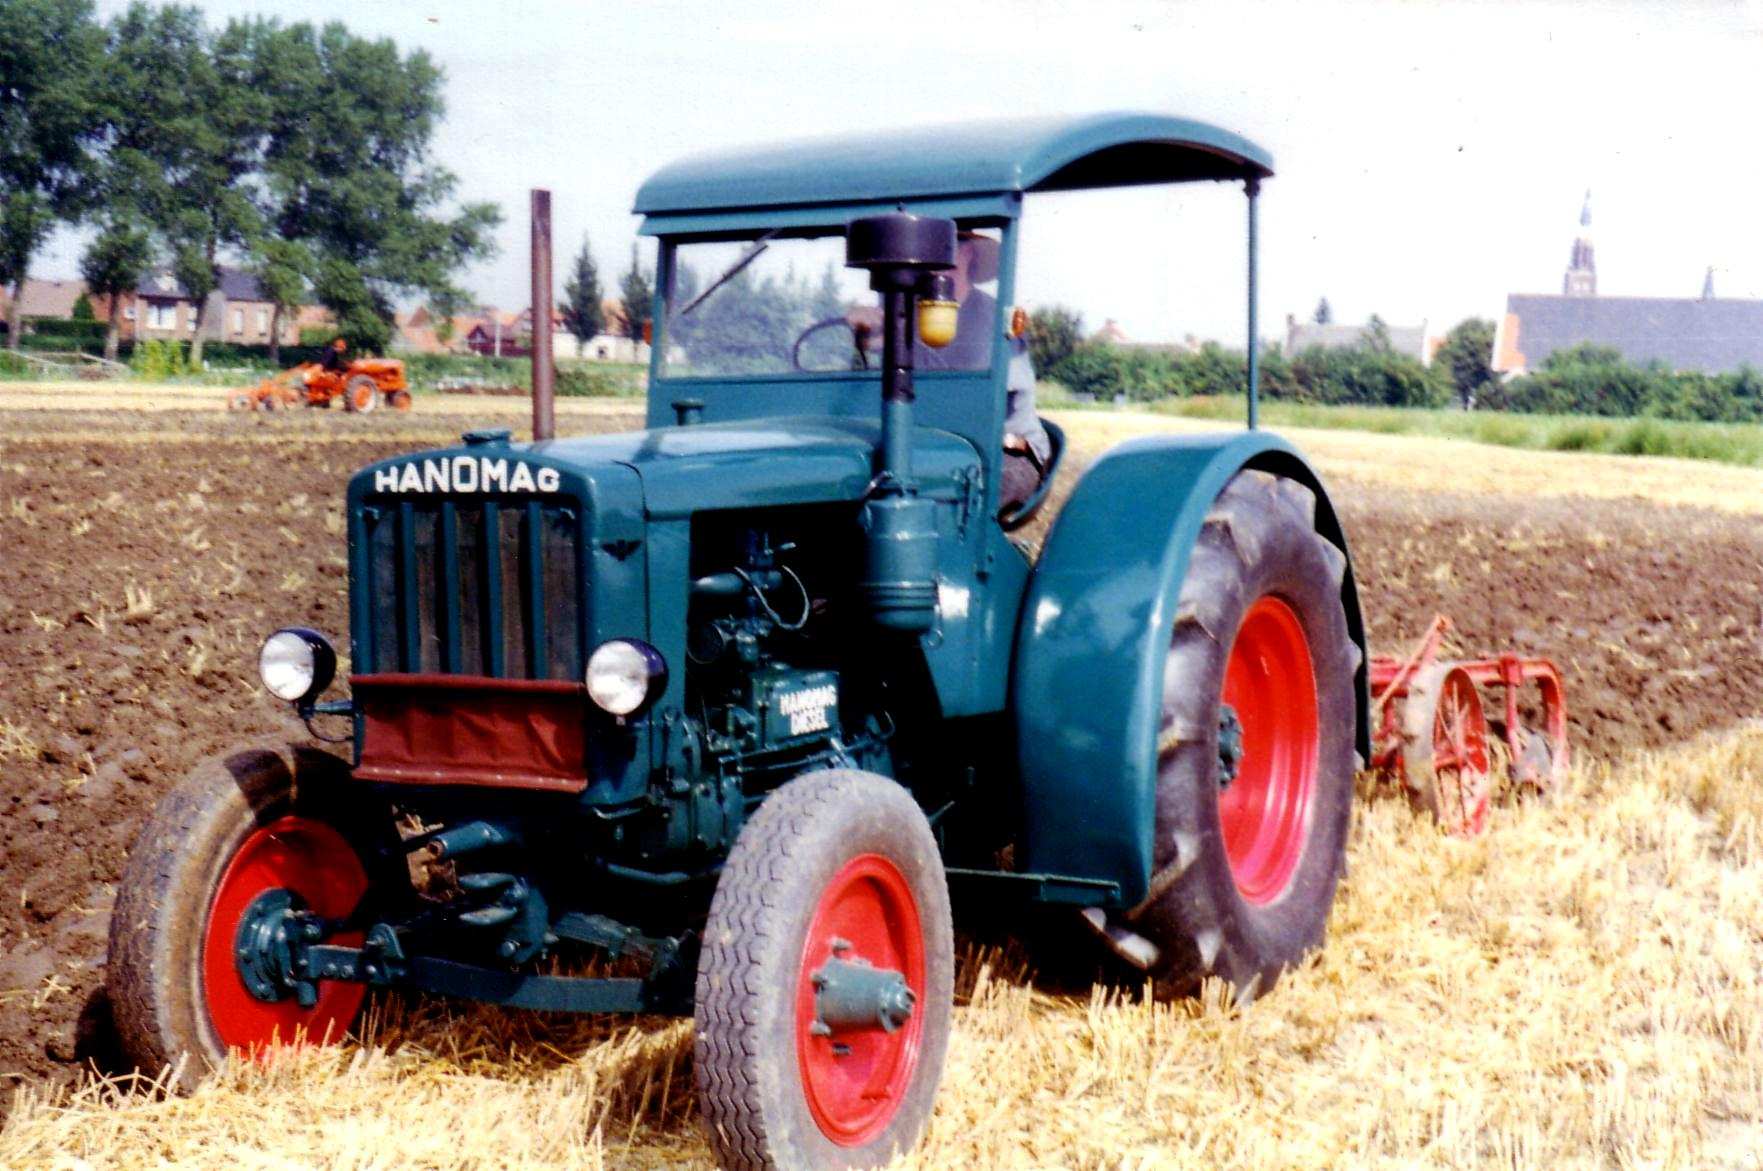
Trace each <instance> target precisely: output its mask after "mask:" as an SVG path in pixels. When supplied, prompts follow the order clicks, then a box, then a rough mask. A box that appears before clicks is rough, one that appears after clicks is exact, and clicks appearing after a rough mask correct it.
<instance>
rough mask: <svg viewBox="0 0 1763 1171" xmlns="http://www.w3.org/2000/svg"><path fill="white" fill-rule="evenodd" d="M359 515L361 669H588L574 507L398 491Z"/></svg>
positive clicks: (537, 674)
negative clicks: (414, 497)
mask: <svg viewBox="0 0 1763 1171" xmlns="http://www.w3.org/2000/svg"><path fill="white" fill-rule="evenodd" d="M358 523H359V525H360V529H359V531H360V534H361V549H362V553H361V562H360V564H359V572H360V575H361V580H362V584H363V586H364V587H365V592H366V597H367V601H368V612H367V614H366V616H365V619H364V621H363V622H362V623H361V627H360V630H359V637H358V644H359V647H360V651H361V653H362V655H363V659H364V662H363V664H362V667H361V669H364V670H367V671H369V672H386V671H401V672H419V673H424V674H433V673H443V674H454V675H488V676H492V677H495V678H515V679H579V678H580V677H581V671H582V661H581V660H582V649H581V638H582V621H583V615H582V612H581V608H582V605H583V601H582V598H581V590H580V583H581V563H582V547H581V541H582V537H581V519H580V514H579V512H578V510H577V509H576V508H574V507H570V506H568V505H557V504H549V503H540V502H537V501H533V502H521V503H518V504H506V505H504V504H497V503H495V502H490V501H486V502H483V503H479V502H477V501H458V500H448V501H444V502H432V503H431V502H427V501H424V502H422V503H412V502H409V501H399V502H397V503H395V504H391V505H389V506H386V507H375V506H366V507H364V508H363V509H362V511H361V513H360V516H359V520H358Z"/></svg>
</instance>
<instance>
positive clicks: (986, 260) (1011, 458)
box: [913, 230, 1052, 509]
mask: <svg viewBox="0 0 1763 1171" xmlns="http://www.w3.org/2000/svg"><path fill="white" fill-rule="evenodd" d="M999 247H1000V246H999V243H998V240H997V237H995V236H987V235H983V234H981V233H979V232H970V231H965V230H964V231H962V233H961V234H960V237H959V238H958V240H957V242H956V246H955V267H954V268H952V269H950V270H949V276H950V278H951V279H952V280H953V281H954V283H955V300H956V301H957V302H958V303H959V304H960V306H961V308H960V310H959V311H958V314H957V316H956V319H955V321H956V326H955V340H954V341H953V342H950V343H949V345H947V346H946V347H944V348H943V349H940V350H933V349H931V348H930V347H929V346H926V345H923V344H920V345H919V346H918V347H917V350H916V352H915V353H914V355H913V357H914V365H916V366H918V368H919V369H921V370H979V369H983V368H985V366H987V365H988V364H989V363H990V362H991V358H992V352H991V350H992V347H991V342H992V330H994V329H995V328H997V327H996V325H995V322H996V321H997V314H998V303H997V301H996V299H994V298H993V297H992V295H991V294H990V293H987V292H986V291H985V290H984V289H980V288H977V287H976V286H977V285H981V284H987V283H990V282H991V281H995V280H997V279H998V253H999ZM1005 344H1006V345H1008V346H1009V347H1010V370H1009V374H1008V376H1007V379H1006V382H1005V396H1006V401H1005V415H1004V468H1003V472H1002V474H1001V483H1000V484H999V486H998V505H999V507H1000V508H1003V509H1008V508H1011V507H1014V506H1015V505H1018V504H1021V503H1022V502H1023V501H1024V500H1027V499H1028V498H1029V497H1030V496H1031V495H1033V494H1034V491H1035V489H1036V488H1038V487H1040V484H1041V477H1042V474H1043V473H1044V472H1045V470H1046V466H1047V457H1048V455H1049V453H1050V452H1051V450H1052V444H1051V443H1050V442H1049V440H1048V439H1047V429H1046V428H1045V427H1043V426H1041V420H1040V417H1039V416H1038V415H1036V414H1035V368H1034V363H1033V362H1032V361H1030V359H1029V356H1028V343H1027V341H1026V340H1024V339H1023V338H1020V337H1014V338H1009V339H1007V340H1006V341H1005Z"/></svg>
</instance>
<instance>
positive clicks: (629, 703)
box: [587, 638, 667, 717]
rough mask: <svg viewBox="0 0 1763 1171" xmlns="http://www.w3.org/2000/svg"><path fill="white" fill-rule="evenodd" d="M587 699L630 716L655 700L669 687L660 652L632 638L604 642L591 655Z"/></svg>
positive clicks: (615, 713)
mask: <svg viewBox="0 0 1763 1171" xmlns="http://www.w3.org/2000/svg"><path fill="white" fill-rule="evenodd" d="M587 683H588V698H590V699H592V700H593V701H594V702H595V703H596V704H598V705H599V706H600V707H601V708H602V709H603V710H605V711H608V712H610V713H612V714H613V715H615V716H621V717H622V716H629V715H634V714H635V713H637V712H639V711H641V710H642V709H643V708H645V707H647V706H648V705H649V704H650V703H652V702H654V701H655V700H656V699H657V698H658V697H659V696H660V695H661V692H662V690H663V689H664V688H666V686H667V663H666V661H665V660H663V659H662V657H661V652H660V651H658V650H656V649H655V648H654V647H652V646H650V645H649V644H648V643H646V642H638V641H637V640H636V639H633V638H615V639H613V640H612V641H611V642H603V643H601V644H600V645H599V647H597V648H596V649H595V651H594V653H593V654H591V655H589V656H588V679H587Z"/></svg>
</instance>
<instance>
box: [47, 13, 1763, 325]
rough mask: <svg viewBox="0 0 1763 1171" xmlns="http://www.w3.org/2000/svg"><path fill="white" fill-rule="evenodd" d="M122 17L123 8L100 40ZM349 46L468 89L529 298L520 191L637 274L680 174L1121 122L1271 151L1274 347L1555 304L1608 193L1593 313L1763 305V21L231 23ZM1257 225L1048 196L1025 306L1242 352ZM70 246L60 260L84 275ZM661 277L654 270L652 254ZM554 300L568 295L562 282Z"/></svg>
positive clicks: (62, 247)
mask: <svg viewBox="0 0 1763 1171" xmlns="http://www.w3.org/2000/svg"><path fill="white" fill-rule="evenodd" d="M120 7H121V5H120V4H118V3H115V2H113V0H101V3H100V5H99V8H100V11H101V14H102V15H105V16H108V15H110V14H111V13H113V12H115V11H116V10H117V9H118V8H120ZM203 7H204V8H205V9H206V10H207V11H208V12H209V13H210V15H211V18H212V19H213V20H214V21H215V22H216V23H219V22H222V21H224V20H225V19H226V18H227V17H228V16H231V15H235V14H241V13H262V14H266V15H275V16H279V17H282V18H283V19H291V18H292V17H293V15H294V14H295V13H296V12H297V13H298V15H299V16H300V17H301V18H303V19H311V20H321V19H322V20H329V19H337V20H341V21H344V22H345V23H347V24H348V25H349V26H350V27H351V28H352V29H354V30H355V31H357V32H358V33H362V34H366V35H373V36H390V37H393V38H394V39H396V40H397V41H398V42H399V43H400V45H402V46H404V47H405V48H416V47H421V48H423V49H425V50H427V51H428V52H429V53H430V54H431V55H432V56H433V57H434V58H435V59H436V60H438V61H439V62H440V63H441V65H442V66H443V67H444V69H445V70H446V74H447V105H448V117H447V121H446V125H445V126H444V128H443V129H442V130H441V132H440V133H439V135H438V136H437V140H436V142H435V152H434V153H435V156H436V158H437V159H439V160H440V161H442V162H443V163H444V164H445V165H447V166H448V167H450V168H451V169H452V170H454V171H455V172H457V173H458V175H459V177H460V193H461V195H462V196H464V197H466V198H471V199H491V200H495V201H497V202H498V203H500V204H501V205H502V208H503V211H504V213H505V216H506V219H505V222H504V225H503V227H502V230H501V234H500V235H501V252H500V255H499V256H498V257H497V259H495V260H494V261H492V262H489V263H487V264H484V265H482V266H479V267H478V268H476V269H474V270H472V271H471V272H469V273H468V274H466V283H467V284H468V286H469V287H470V288H471V289H472V290H473V291H474V292H476V293H477V294H478V295H479V296H480V297H482V298H483V299H484V300H486V301H490V302H494V303H498V304H501V305H504V306H508V307H514V306H519V305H524V304H525V302H526V289H527V278H526V263H527V260H526V232H527V221H526V192H527V189H528V188H529V187H533V186H549V187H550V188H552V190H553V192H554V201H555V211H554V220H555V229H556V243H557V251H558V254H559V255H558V268H559V269H560V270H561V268H562V267H563V262H564V260H565V259H566V258H567V256H568V255H570V254H571V253H573V252H574V250H575V248H576V247H577V245H578V244H579V242H580V239H581V235H582V233H583V232H584V231H585V232H587V233H588V234H589V235H590V236H591V238H592V240H593V244H594V248H595V251H596V254H597V257H598V259H599V261H600V264H601V270H602V274H603V278H611V279H610V280H608V281H607V283H608V284H609V285H610V284H615V281H616V272H617V271H620V270H622V268H623V267H625V266H626V265H627V264H628V263H629V248H630V241H631V239H632V235H633V233H634V230H635V227H636V221H635V219H634V218H633V217H632V216H631V215H630V214H629V209H630V205H631V197H632V195H633V194H634V192H635V190H636V187H637V185H638V184H639V183H640V182H641V181H642V179H643V178H644V177H645V176H646V175H648V174H649V173H650V172H651V171H652V170H654V169H655V168H656V167H658V166H660V165H662V164H663V163H665V162H667V161H669V160H670V159H672V158H674V157H676V156H678V155H680V154H684V153H688V152H692V151H697V150H702V149H707V148H712V147H726V146H733V145H737V144H740V143H745V142H763V141H766V140H769V139H776V138H786V137H796V136H802V135H811V134H819V133H828V132H846V131H861V130H863V129H866V128H881V127H888V126H893V125H898V124H904V123H921V122H934V121H949V120H955V119H961V118H971V117H992V116H999V115H1009V114H1022V113H1037V114H1038V113H1062V112H1071V113H1078V112H1091V111H1096V110H1106V109H1114V108H1136V109H1148V110H1157V111H1167V112H1171V113H1177V114H1182V115H1186V116H1189V117H1197V118H1201V119H1205V120H1208V121H1213V122H1217V123H1220V124H1222V125H1224V126H1227V127H1229V128H1231V129H1234V130H1236V131H1238V132H1240V133H1243V134H1245V135H1247V136H1248V137H1249V138H1251V139H1253V140H1255V141H1256V142H1259V143H1260V144H1262V145H1263V146H1264V147H1266V148H1267V149H1268V150H1269V151H1271V152H1272V154H1273V157H1274V162H1275V168H1276V171H1277V174H1276V176H1275V178H1274V179H1273V180H1272V181H1271V182H1270V183H1269V184H1267V186H1266V188H1265V189H1264V194H1263V231H1264V247H1263V268H1262V274H1263V285H1262V301H1261V307H1262V320H1263V322H1264V323H1265V324H1264V332H1265V333H1267V334H1272V333H1274V332H1275V331H1276V329H1277V327H1278V326H1279V324H1280V323H1282V322H1283V319H1284V315H1285V314H1287V313H1295V314H1297V315H1298V316H1300V317H1307V316H1308V315H1309V313H1310V311H1311V309H1312V308H1313V306H1314V305H1315V303H1316V301H1317V298H1318V297H1319V296H1324V295H1326V296H1327V297H1328V299H1329V301H1330V302H1331V304H1332V305H1333V307H1334V310H1335V316H1336V320H1338V321H1350V320H1361V319H1363V318H1364V317H1365V316H1366V315H1367V314H1370V313H1374V312H1375V313H1379V314H1381V315H1382V316H1383V317H1384V318H1385V319H1386V320H1389V321H1391V322H1392V323H1396V324H1412V323H1417V322H1418V321H1420V320H1421V319H1422V318H1426V319H1429V320H1430V321H1431V323H1432V324H1433V327H1434V329H1435V330H1437V331H1442V330H1443V329H1444V328H1447V327H1448V326H1449V325H1450V324H1452V323H1454V322H1456V321H1457V320H1459V319H1460V318H1463V317H1465V316H1469V315H1472V314H1479V315H1482V316H1494V315H1497V314H1498V313H1500V312H1501V311H1502V310H1503V306H1504V298H1505V295H1506V293H1508V292H1557V291H1559V289H1560V283H1561V272H1562V269H1563V267H1564V266H1565V264H1566V261H1567V254H1568V248H1569V246H1570V244H1571V242H1572V238H1573V235H1574V232H1575V230H1576V221H1577V217H1578V213H1579V206H1580V200H1581V197H1582V196H1583V194H1584V192H1585V190H1586V189H1587V188H1590V189H1591V190H1592V192H1593V213H1594V232H1595V238H1596V243H1597V258H1598V272H1599V291H1600V293H1604V294H1615V295H1621V294H1630V295H1662V296H1670V295H1683V296H1693V295H1695V294H1696V293H1697V292H1699V290H1700V288H1701V283H1702V274H1703V270H1704V269H1705V268H1706V266H1708V265H1710V264H1713V265H1715V266H1716V268H1717V272H1716V277H1715V282H1716V288H1717V290H1718V292H1719V293H1720V295H1722V296H1743V297H1763V198H1760V196H1763V183H1760V180H1763V151H1759V150H1758V149H1757V148H1756V146H1755V143H1756V141H1757V139H1758V134H1757V131H1756V126H1755V124H1756V122H1757V120H1758V118H1759V117H1760V116H1763V4H1759V3H1758V2H1757V0H1750V2H1744V3H1705V4H1695V3H1655V2H1647V3H1640V2H1636V3H1602V4H1588V3H1573V4H1569V3H1530V4H1523V5H1519V4H1505V3H1420V2H1418V0H1409V2H1406V3H1371V2H1365V3H1329V2H1323V0H1308V2H1306V3H1301V4H1283V3H1282V4H1252V3H1230V4H1210V3H1205V4H1201V3H1195V4H1184V3H1107V2H1096V0H1091V2H1089V3H1083V4H1078V3H1062V4H1052V3H1040V2H1034V0H1015V2H1012V3H977V2H976V3H955V2H951V0H942V2H940V3H939V2H935V0H931V2H920V0H888V2H887V3H868V4H860V5H859V4H840V3H830V2H826V0H822V2H819V3H793V2H786V0H765V2H763V3H749V2H747V0H720V2H706V3H681V2H663V3H646V2H638V3H633V2H630V0H620V2H618V3H603V2H600V0H594V2H584V3H566V2H562V0H551V2H541V0H500V2H498V3H492V4H486V3H484V2H483V0H424V2H418V3H412V2H390V0H347V2H345V0H302V2H301V3H300V4H299V5H297V6H290V5H288V4H287V3H285V2H283V0H215V2H213V3H207V4H204V5H203ZM1241 203H1242V200H1241V198H1240V195H1239V194H1237V193H1236V192H1234V191H1227V190H1225V189H1222V188H1220V187H1216V186H1209V187H1208V188H1206V189H1204V190H1202V189H1196V188H1183V189H1176V190H1173V191H1172V190H1169V189H1164V190H1156V191H1149V192H1145V191H1140V192H1110V193H1095V194H1088V195H1082V196H1069V197H1067V196H1044V197H1040V198H1039V199H1038V200H1037V199H1035V198H1032V197H1031V199H1030V201H1029V204H1028V209H1027V215H1026V219H1025V233H1024V241H1023V245H1024V255H1023V261H1022V264H1023V272H1022V287H1021V297H1022V299H1023V300H1025V301H1028V302H1030V303H1046V302H1051V301H1060V302H1065V303H1068V304H1071V305H1074V306H1076V307H1078V308H1080V309H1081V310H1082V311H1083V312H1084V314H1085V319H1086V323H1087V324H1088V325H1089V326H1090V327H1092V328H1093V327H1095V326H1098V325H1100V324H1101V323H1102V321H1103V320H1104V319H1105V318H1109V317H1113V318H1116V319H1118V320H1119V321H1120V323H1121V325H1122V326H1123V327H1124V328H1125V329H1126V331H1127V332H1128V334H1129V335H1131V336H1133V337H1136V338H1141V339H1146V340H1150V339H1167V338H1178V337H1181V336H1182V335H1183V334H1186V333H1194V334H1198V335H1199V336H1202V337H1218V338H1222V339H1225V340H1231V341H1238V340H1240V338H1241V336H1242V325H1241V308H1240V301H1241V292H1242V267H1243V266H1242V259H1241V233H1242V209H1241ZM76 255H77V252H76V247H75V244H74V242H73V241H72V240H71V239H68V238H61V239H59V240H58V241H57V242H56V244H55V246H54V247H52V248H51V249H50V251H49V253H48V255H46V256H44V257H43V258H42V259H41V260H40V261H39V263H38V266H37V267H38V270H39V271H41V272H43V273H44V274H45V275H73V273H74V265H75V260H76ZM651 255H652V253H651ZM559 280H560V281H561V277H559Z"/></svg>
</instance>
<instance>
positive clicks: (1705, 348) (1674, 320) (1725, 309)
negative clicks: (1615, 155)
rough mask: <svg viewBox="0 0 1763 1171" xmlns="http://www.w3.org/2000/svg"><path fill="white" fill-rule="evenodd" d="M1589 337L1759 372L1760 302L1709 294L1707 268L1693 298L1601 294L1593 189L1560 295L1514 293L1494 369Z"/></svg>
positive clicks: (1679, 363)
mask: <svg viewBox="0 0 1763 1171" xmlns="http://www.w3.org/2000/svg"><path fill="white" fill-rule="evenodd" d="M1584 342H1590V343H1592V344H1593V345H1599V346H1609V347H1612V348H1614V349H1617V350H1620V351H1621V352H1622V356H1623V357H1625V358H1627V359H1628V360H1629V361H1631V362H1637V363H1641V362H1653V361H1659V362H1663V363H1665V365H1667V366H1669V367H1670V368H1671V369H1673V370H1700V371H1703V372H1705V373H1709V374H1716V373H1721V372H1723V371H1729V370H1736V369H1738V368H1739V367H1740V366H1747V365H1748V366H1755V367H1757V368H1758V369H1763V301H1743V300H1737V299H1735V298H1730V297H1726V298H1723V297H1716V296H1715V295H1714V270H1713V269H1712V268H1709V269H1708V271H1707V273H1706V274H1705V275H1704V276H1703V278H1702V295H1701V296H1699V297H1600V296H1599V295H1598V267H1597V259H1596V255H1595V252H1594V250H1593V247H1592V194H1591V192H1589V191H1588V192H1586V197H1585V204H1584V205H1583V206H1582V207H1581V208H1580V212H1579V234H1578V235H1577V236H1576V237H1575V239H1574V241H1573V250H1572V252H1571V253H1570V254H1569V256H1568V262H1567V271H1566V273H1565V274H1564V275H1563V276H1562V278H1561V292H1560V294H1559V295H1555V294H1550V293H1513V294H1510V295H1509V296H1508V297H1507V298H1506V313H1505V315H1504V316H1503V317H1501V318H1500V320H1499V322H1498V323H1497V325H1496V327H1495V330H1494V361H1493V367H1494V369H1495V370H1496V371H1498V372H1499V373H1501V374H1504V375H1507V376H1514V375H1518V374H1523V373H1524V372H1525V371H1526V370H1532V369H1535V368H1536V367H1538V366H1541V365H1542V364H1543V362H1544V361H1545V360H1546V359H1547V358H1548V356H1549V355H1550V354H1552V353H1554V352H1555V351H1556V350H1563V349H1567V348H1569V347H1572V346H1576V345H1580V344H1581V343H1584Z"/></svg>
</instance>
